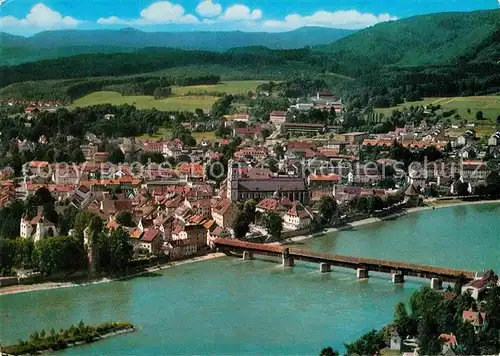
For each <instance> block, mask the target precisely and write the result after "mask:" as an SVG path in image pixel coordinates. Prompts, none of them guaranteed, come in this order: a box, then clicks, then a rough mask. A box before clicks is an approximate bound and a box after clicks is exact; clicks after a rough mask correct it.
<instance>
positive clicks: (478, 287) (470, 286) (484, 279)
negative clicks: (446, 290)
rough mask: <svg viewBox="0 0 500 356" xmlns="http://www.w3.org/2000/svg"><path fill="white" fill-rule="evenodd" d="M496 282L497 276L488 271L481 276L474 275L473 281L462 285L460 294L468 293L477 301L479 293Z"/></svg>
mask: <svg viewBox="0 0 500 356" xmlns="http://www.w3.org/2000/svg"><path fill="white" fill-rule="evenodd" d="M497 282H498V276H497V275H496V274H495V272H493V271H492V270H488V271H486V272H485V273H484V274H482V275H476V278H475V279H474V280H473V281H471V282H469V283H467V284H466V285H464V286H463V287H462V293H466V292H467V293H470V294H471V296H472V298H474V299H476V300H477V299H478V298H479V293H481V292H482V291H484V290H486V289H487V288H488V287H489V286H491V285H492V284H495V283H497Z"/></svg>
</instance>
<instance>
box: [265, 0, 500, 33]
mask: <svg viewBox="0 0 500 356" xmlns="http://www.w3.org/2000/svg"><path fill="white" fill-rule="evenodd" d="M499 1H500V0H499ZM397 19H398V18H397V17H394V16H391V15H389V14H387V13H384V14H380V15H374V14H370V13H361V12H359V11H356V10H346V11H343V10H341V11H335V12H329V11H317V12H315V13H314V14H312V15H310V16H301V15H299V14H296V13H295V14H290V15H288V16H286V17H285V19H284V20H268V21H264V22H263V26H264V27H265V28H267V29H270V30H272V29H275V30H291V29H296V28H299V27H302V26H322V27H333V28H344V29H358V28H364V27H368V26H372V25H375V24H377V23H379V22H385V21H392V20H397Z"/></svg>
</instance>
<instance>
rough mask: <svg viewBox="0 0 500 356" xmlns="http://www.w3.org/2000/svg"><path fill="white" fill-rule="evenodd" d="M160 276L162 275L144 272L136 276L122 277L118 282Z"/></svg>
mask: <svg viewBox="0 0 500 356" xmlns="http://www.w3.org/2000/svg"><path fill="white" fill-rule="evenodd" d="M161 276H162V274H160V273H158V272H144V273H141V274H136V275H134V276H130V277H124V278H121V279H120V280H121V281H131V280H133V279H136V278H151V277H161Z"/></svg>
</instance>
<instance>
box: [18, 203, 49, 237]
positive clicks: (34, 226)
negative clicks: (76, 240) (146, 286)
mask: <svg viewBox="0 0 500 356" xmlns="http://www.w3.org/2000/svg"><path fill="white" fill-rule="evenodd" d="M20 232H21V237H23V238H30V237H33V239H34V240H35V242H38V241H40V240H41V239H43V238H44V237H52V236H57V235H58V233H57V230H56V226H55V225H54V223H53V222H50V221H48V220H47V219H45V218H44V217H43V208H42V207H38V214H37V216H35V217H34V218H33V219H31V220H30V219H28V217H27V216H23V217H22V218H21V224H20Z"/></svg>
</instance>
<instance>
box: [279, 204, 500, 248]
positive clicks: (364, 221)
mask: <svg viewBox="0 0 500 356" xmlns="http://www.w3.org/2000/svg"><path fill="white" fill-rule="evenodd" d="M437 201H438V200H437V199H435V200H428V201H425V203H426V204H428V205H426V206H421V207H416V208H409V209H404V210H403V211H401V212H399V213H395V214H392V215H388V216H384V217H383V218H375V217H372V218H367V219H362V220H358V221H353V222H351V223H349V224H346V225H343V226H339V227H330V228H327V229H324V230H322V231H319V232H316V233H313V234H308V235H300V236H295V237H291V238H289V239H285V240H283V241H279V242H273V243H272V244H274V245H288V244H294V243H297V242H300V241H304V240H308V239H312V238H314V237H319V236H324V235H326V234H330V233H332V232H337V231H343V230H349V229H352V228H355V227H359V226H364V225H369V224H374V223H377V222H382V221H387V220H393V219H397V218H400V217H402V216H406V215H408V214H413V213H418V212H422V211H427V210H436V209H444V208H452V207H457V206H466V205H483V204H500V199H498V200H479V201H461V202H456V201H452V202H450V203H449V204H447V203H446V201H443V200H441V201H439V202H444V203H443V204H436V202H437Z"/></svg>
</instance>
